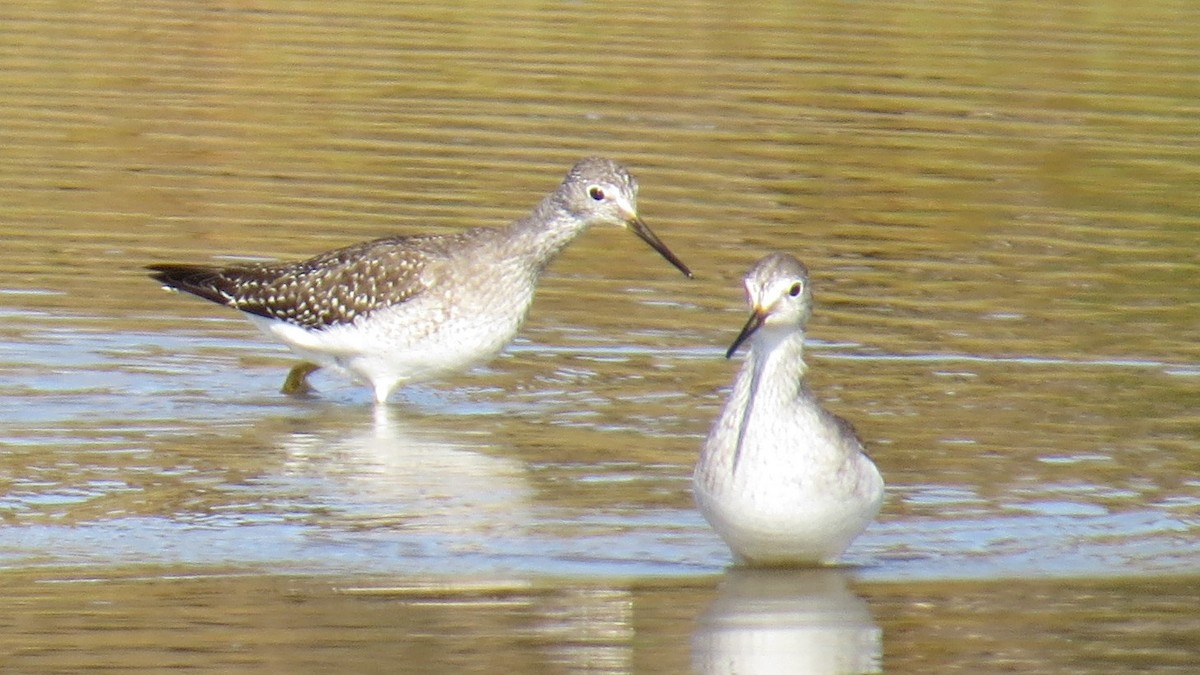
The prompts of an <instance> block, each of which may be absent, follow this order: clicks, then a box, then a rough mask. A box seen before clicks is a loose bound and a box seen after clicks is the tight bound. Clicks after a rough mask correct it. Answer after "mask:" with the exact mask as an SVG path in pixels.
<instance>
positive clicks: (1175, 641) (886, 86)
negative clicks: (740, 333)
mask: <svg viewBox="0 0 1200 675" xmlns="http://www.w3.org/2000/svg"><path fill="white" fill-rule="evenodd" d="M0 26H2V27H0V85H2V86H3V88H4V91H5V92H6V95H5V97H4V100H3V101H2V102H0V147H3V151H2V152H0V214H2V215H3V218H0V234H2V235H3V238H4V242H5V245H4V246H3V247H0V318H2V319H3V320H2V321H0V518H2V521H3V522H2V527H0V568H2V570H0V594H3V597H5V599H6V600H7V604H8V605H9V606H10V607H14V608H17V609H15V610H14V611H11V612H10V613H9V614H10V618H9V619H8V620H7V621H8V626H9V628H10V629H11V630H6V631H4V633H5V634H6V635H7V636H8V637H6V638H4V639H3V642H0V655H3V658H4V659H5V662H6V664H10V665H11V667H14V668H17V669H21V670H34V669H39V668H45V669H67V670H71V669H83V668H97V667H106V668H121V669H125V668H129V667H133V666H147V667H155V668H167V667H173V666H187V667H195V666H210V667H214V668H223V669H251V668H254V669H257V670H261V669H263V668H267V669H272V670H280V671H292V670H295V669H296V668H298V667H302V666H304V667H310V669H313V670H316V669H320V668H322V667H323V664H325V665H329V666H332V664H335V663H336V664H339V667H342V665H343V664H344V667H346V668H351V669H353V670H372V669H380V668H382V667H384V666H383V664H386V669H388V670H395V669H396V668H400V667H401V666H400V665H397V664H409V665H408V667H410V668H412V669H413V670H421V671H425V670H427V669H428V668H429V667H431V666H440V667H442V668H448V669H455V670H460V671H471V670H491V669H498V668H500V667H503V668H504V669H506V670H509V671H512V670H532V669H535V668H536V669H546V670H552V671H559V670H564V671H569V670H573V669H581V668H591V669H595V670H608V671H614V672H620V671H630V670H633V671H646V670H658V671H662V672H670V671H681V670H687V669H689V668H691V669H696V670H717V671H718V672H719V671H720V668H719V667H717V665H716V664H722V663H725V664H729V663H733V664H740V667H743V669H751V668H755V669H763V670H767V669H770V668H772V667H778V668H779V669H780V670H782V671H783V672H795V671H796V670H798V669H800V667H801V664H802V662H801V661H799V660H798V659H801V658H802V655H810V656H812V658H813V659H814V660H813V661H811V662H803V665H806V666H807V667H809V668H810V669H811V670H814V671H829V670H872V669H877V668H879V667H881V665H882V666H887V667H888V669H889V670H895V671H914V672H929V671H932V670H942V669H946V668H950V667H957V668H961V669H969V670H972V671H984V670H997V669H1002V670H1009V669H1011V670H1023V669H1036V668H1042V667H1044V668H1045V669H1046V670H1072V669H1074V670H1077V671H1081V672H1082V671H1095V670H1111V671H1117V672H1120V671H1125V670H1128V669H1129V668H1130V667H1143V666H1145V667H1161V668H1164V669H1165V668H1176V669H1179V670H1188V669H1190V668H1194V667H1196V665H1197V660H1198V658H1200V657H1197V654H1196V651H1195V649H1194V646H1193V645H1195V644H1197V643H1198V642H1200V626H1198V625H1197V622H1196V619H1195V611H1194V607H1195V606H1196V601H1197V600H1198V598H1197V597H1196V590H1195V589H1196V588H1198V587H1200V539H1198V535H1200V478H1198V477H1197V476H1200V454H1198V451H1200V416H1198V414H1197V410H1200V394H1198V392H1200V347H1198V346H1197V344H1198V343H1197V341H1196V339H1195V337H1194V335H1196V334H1197V331H1198V330H1200V304H1198V303H1197V298H1200V259H1198V254H1197V250H1198V249H1200V236H1198V235H1197V231H1198V230H1197V220H1196V218H1197V214H1200V197H1198V196H1197V194H1196V191H1195V184H1196V178H1197V170H1196V167H1197V160H1198V159H1200V142H1198V141H1197V139H1198V138H1200V122H1197V120H1200V115H1198V113H1200V110H1198V109H1197V105H1196V103H1195V102H1196V101H1197V100H1200V77H1198V76H1197V70H1196V56H1195V55H1196V53H1197V46H1198V45H1197V43H1196V38H1195V36H1196V35H1197V34H1200V13H1197V11H1196V10H1195V9H1194V8H1193V7H1192V4H1191V3H1188V2H1183V1H1178V2H1158V3H1152V4H1150V5H1145V6H1140V5H1135V4H1131V3H1115V2H1104V1H1099V0H1097V1H1094V2H1068V3H1044V2H1033V1H1030V2H1011V3H1004V4H1003V5H995V4H994V3H986V2H971V1H969V0H963V1H960V2H951V3H937V5H936V6H932V5H926V4H923V3H917V2H905V1H898V2H883V3H871V4H870V5H863V4H859V3H845V2H816V3H807V4H806V5H804V6H803V7H797V6H794V5H793V4H792V3H768V4H766V5H762V4H759V5H754V6H745V5H737V6H734V5H728V6H726V5H722V4H720V3H715V4H714V3H698V4H689V5H685V6H679V7H670V8H660V9H659V10H658V11H656V12H648V11H647V10H646V8H645V6H644V5H638V4H635V3H626V2H615V3H612V2H610V3H604V4H603V5H599V4H593V3H565V4H555V5H548V6H537V7H534V6H515V7H507V8H503V7H492V6H490V5H478V6H472V7H471V8H470V9H469V11H468V10H466V9H462V8H457V9H454V10H450V9H445V8H441V7H439V6H436V5H421V4H415V5H414V4H411V3H408V4H401V5H397V4H395V3H385V2H367V1H362V2H343V3H338V4H336V5H328V6H326V5H321V4H313V3H280V4H275V5H270V4H268V5H263V6H254V7H250V6H249V5H245V4H239V3H232V4H231V3H226V4H215V5H214V4H211V3H208V4H196V5H190V4H189V5H179V4H178V3H168V2H149V3H136V4H130V3H127V2H123V1H120V0H113V1H111V2H101V3H65V4H63V3H24V4H22V5H21V6H20V7H10V8H6V9H3V10H0ZM589 154H603V155H609V156H612V157H615V158H617V159H619V160H621V161H622V162H625V163H626V164H628V165H629V166H630V167H631V169H632V171H633V172H634V173H635V175H636V176H637V177H638V178H639V180H640V182H641V187H642V190H641V197H640V211H641V215H642V216H643V217H644V218H645V219H646V221H647V222H648V223H649V224H650V225H651V226H652V227H653V228H654V229H655V230H656V232H657V233H658V234H659V235H660V236H661V237H662V238H663V240H664V241H666V242H667V243H668V244H669V245H670V246H671V248H672V249H673V250H674V251H675V252H676V253H677V254H679V256H680V257H681V258H682V259H683V260H685V261H686V262H687V263H688V264H689V265H690V266H691V267H692V268H693V269H694V270H695V271H696V273H697V279H695V280H687V279H684V278H683V277H681V276H680V275H679V274H678V273H677V272H676V271H675V270H673V269H672V268H671V267H670V266H669V265H668V264H666V263H665V262H664V261H662V260H661V259H659V258H658V257H657V256H656V254H654V253H653V252H652V251H650V250H649V249H648V248H647V247H645V246H644V245H643V244H642V243H640V242H639V241H637V240H636V239H635V238H633V237H631V236H629V235H628V233H623V232H619V231H613V230H596V231H593V232H589V233H586V234H585V235H584V236H583V237H581V238H580V239H579V240H578V241H577V242H575V243H574V244H573V245H572V247H571V248H570V249H569V250H568V251H567V252H566V253H565V254H564V255H563V256H562V257H561V258H560V259H559V260H558V261H557V262H556V263H555V264H554V265H553V266H552V267H551V269H550V272H549V273H548V274H547V276H546V278H545V279H544V282H543V285H542V287H541V289H540V290H539V294H538V298H537V300H536V302H535V304H534V307H533V310H532V312H531V314H530V317H529V322H528V325H527V326H526V328H525V330H524V331H523V332H522V334H521V336H520V338H519V339H518V340H517V342H516V343H515V344H514V345H513V346H512V348H510V349H509V350H508V351H507V352H506V353H505V354H504V355H502V356H501V357H500V358H498V359H496V360H495V361H494V362H492V363H491V364H489V365H488V366H486V367H483V368H479V369H476V370H475V371H473V372H471V373H468V374H464V375H462V376H459V377H455V378H451V379H448V380H446V381H442V382H437V383H430V384H426V385H419V386H415V387H411V388H408V389H405V390H403V391H400V392H398V393H397V394H396V395H394V396H393V400H392V402H391V403H390V404H389V406H387V408H386V409H383V410H375V409H373V406H372V405H371V403H370V400H371V397H370V394H369V392H368V391H367V390H366V389H365V388H361V387H355V386H352V385H349V384H347V383H345V382H341V381H339V380H337V379H334V378H331V377H324V376H320V375H318V376H317V377H316V378H315V384H316V385H317V387H318V388H319V389H320V395H319V396H318V397H316V398H314V399H306V400H295V399H290V398H287V397H284V396H281V395H279V394H278V393H277V389H278V386H279V385H280V384H281V382H282V379H283V376H284V374H285V373H286V371H287V368H288V367H290V363H291V358H290V356H289V355H288V354H287V352H286V351H285V350H283V349H282V348H279V347H277V346H275V345H272V344H270V343H268V342H266V341H265V340H264V339H262V338H261V337H260V336H259V335H258V334H257V333H256V332H255V331H254V330H253V328H252V327H251V326H250V325H249V324H248V323H247V322H245V321H244V320H242V319H240V318H239V317H237V316H235V315H233V313H232V312H230V311H228V310H223V309H221V308H218V307H214V306H211V305H209V304H207V303H203V302H201V301H198V300H194V299H190V298H184V297H179V296H174V295H169V294H166V293H162V292H160V291H159V290H158V289H157V288H156V287H155V285H154V284H153V283H152V282H150V281H149V280H148V279H146V277H145V275H144V272H143V270H142V266H143V265H145V264H149V263H153V262H161V261H187V262H205V261H216V262H229V261H240V260H247V259H251V260H259V259H265V260H270V259H289V258H299V257H303V256H307V255H311V254H313V253H316V252H319V251H322V250H326V249H329V248H333V247H336V246H341V245H345V244H350V243H353V242H356V241H361V240H364V239H368V238H372V237H377V236H386V235H391V234H396V233H406V232H451V231H456V230H458V229H461V228H463V227H467V226H473V225H481V224H493V225H498V224H503V223H506V222H508V221H509V220H511V219H513V218H515V217H517V216H519V215H521V214H523V213H524V212H526V211H527V210H528V209H529V208H531V207H532V205H533V204H534V203H536V201H537V200H538V199H539V198H540V197H541V196H542V195H543V194H545V193H546V192H548V191H549V190H550V189H552V188H553V187H554V185H555V184H557V182H558V181H559V180H560V179H561V177H562V175H563V173H564V172H565V171H566V170H567V168H569V166H570V165H571V164H572V163H573V162H574V161H575V160H576V159H578V158H579V157H581V156H584V155H589ZM771 250H785V251H789V252H792V253H794V254H796V255H797V256H799V257H800V258H801V259H803V260H804V261H805V262H806V263H807V264H808V265H809V267H810V269H811V270H812V272H813V277H814V285H815V292H816V297H817V309H816V316H815V318H814V321H813V325H812V327H811V329H810V334H809V338H810V345H811V350H810V357H809V361H810V366H811V369H810V377H811V379H812V384H813V386H814V388H815V389H816V390H817V391H818V392H819V393H820V395H821V396H822V398H823V399H824V400H825V401H826V403H827V405H828V406H829V407H830V408H831V409H833V410H835V411H836V412H838V413H839V414H842V415H844V416H846V417H848V418H849V419H851V420H853V421H854V423H855V424H856V426H857V427H858V429H859V431H860V433H861V435H862V436H863V437H864V438H866V439H867V441H868V446H869V448H870V450H871V453H872V455H873V457H874V458H875V460H876V462H877V463H878V465H879V466H880V468H881V470H882V472H883V474H884V476H885V478H886V480H887V482H888V495H887V501H886V503H885V506H884V509H883V512H882V513H881V515H880V517H879V521H878V523H876V524H875V525H874V526H873V527H872V528H870V529H869V530H868V531H867V532H866V533H865V534H864V535H863V537H861V538H860V539H859V540H858V541H857V542H856V543H855V544H854V546H852V547H851V549H850V551H848V552H847V554H846V556H845V562H846V563H847V565H848V566H849V567H848V568H847V569H845V570H834V571H830V572H827V573H792V574H784V575H755V574H749V573H745V572H738V571H727V569H726V568H727V566H728V565H729V563H730V557H729V553H728V551H727V550H726V549H725V548H724V547H723V545H722V544H721V543H720V541H719V540H718V539H717V538H716V536H715V535H714V534H713V533H712V532H711V531H710V530H708V528H707V527H706V526H705V524H704V523H703V521H702V519H701V518H700V517H699V515H698V514H697V513H696V512H695V510H694V509H693V507H692V504H691V495H690V491H689V475H690V470H691V464H692V462H693V461H694V459H695V456H696V453H697V450H698V447H699V444H700V442H701V439H702V438H703V435H704V434H705V433H706V431H707V428H708V424H709V422H710V421H711V419H712V418H713V416H714V415H715V414H716V411H717V409H718V407H719V405H720V403H721V401H722V400H723V397H724V394H725V387H726V386H727V384H728V382H729V381H730V379H731V378H732V375H733V372H734V370H735V369H736V367H737V363H730V362H726V361H725V360H724V359H723V358H722V352H723V350H724V348H725V347H726V346H727V345H728V343H729V341H730V340H731V339H732V338H733V336H734V335H735V334H736V332H737V330H738V328H739V327H740V326H741V323H742V322H743V320H744V312H745V308H744V305H743V300H742V290H741V288H740V277H741V275H742V274H743V272H744V271H745V270H746V268H747V267H748V266H749V265H750V264H751V263H752V262H753V261H754V260H756V259H757V258H758V257H760V256H762V255H763V254H765V253H766V252H768V251H771ZM730 617H732V618H730ZM743 628H745V630H744V631H743V630H742V629H743ZM114 629H118V630H114ZM760 630H761V631H762V632H758V631H760ZM117 635H119V637H117ZM757 640H767V641H768V642H770V643H771V644H774V645H777V649H776V650H775V651H773V652H771V653H773V654H774V653H777V654H779V655H780V657H779V660H778V661H775V662H765V663H764V662H752V661H744V660H742V659H743V658H753V657H754V656H755V654H756V652H755V651H754V650H750V651H749V652H747V651H746V650H745V649H744V646H745V645H746V644H757V643H756V642H755V641H757Z"/></svg>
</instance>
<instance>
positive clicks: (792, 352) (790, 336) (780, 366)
mask: <svg viewBox="0 0 1200 675" xmlns="http://www.w3.org/2000/svg"><path fill="white" fill-rule="evenodd" d="M807 369H808V367H807V366H806V365H805V363H804V331H801V330H795V329H790V330H784V329H773V328H772V327H770V326H763V327H762V328H760V329H759V330H758V332H756V333H755V334H754V337H753V338H751V343H750V351H749V353H748V354H747V355H746V364H745V366H744V367H743V368H742V371H741V373H739V377H741V378H745V379H746V380H747V382H746V383H745V384H746V385H747V394H748V395H750V396H753V397H754V399H755V401H754V404H755V406H768V405H772V404H774V405H782V404H787V403H789V402H791V401H794V400H795V399H796V398H797V397H798V396H800V394H801V391H802V390H803V387H804V373H805V371H806V370H807Z"/></svg>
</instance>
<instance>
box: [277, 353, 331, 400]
mask: <svg viewBox="0 0 1200 675" xmlns="http://www.w3.org/2000/svg"><path fill="white" fill-rule="evenodd" d="M320 369H321V366H318V365H317V364H315V363H309V362H308V361H304V362H302V363H297V364H296V365H295V366H294V367H293V368H292V369H291V370H290V371H288V375H287V379H286V380H284V381H283V387H282V388H280V390H279V391H280V392H282V393H284V394H287V395H288V396H307V395H309V394H312V393H313V392H314V391H316V390H315V389H313V388H312V385H310V384H309V383H308V376H309V375H312V374H313V373H315V372H317V371H318V370H320Z"/></svg>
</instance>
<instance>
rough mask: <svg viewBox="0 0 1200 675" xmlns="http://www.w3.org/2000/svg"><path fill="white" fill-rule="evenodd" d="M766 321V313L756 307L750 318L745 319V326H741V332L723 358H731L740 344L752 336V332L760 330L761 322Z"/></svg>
mask: <svg viewBox="0 0 1200 675" xmlns="http://www.w3.org/2000/svg"><path fill="white" fill-rule="evenodd" d="M766 320H767V313H766V312H764V311H762V310H761V309H758V308H757V307H756V308H755V309H754V312H753V313H752V314H751V315H750V318H749V319H746V325H745V326H742V332H740V333H738V336H737V337H736V338H734V340H733V344H731V345H729V349H727V350H726V351H725V358H727V359H731V358H733V353H734V352H736V351H737V348H738V347H741V346H742V343H743V342H745V341H746V339H747V338H749V337H750V336H751V335H753V334H754V331H756V330H758V329H759V328H762V325H763V322H764V321H766Z"/></svg>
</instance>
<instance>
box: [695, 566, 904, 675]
mask: <svg viewBox="0 0 1200 675" xmlns="http://www.w3.org/2000/svg"><path fill="white" fill-rule="evenodd" d="M882 653H883V633H882V631H881V630H880V628H879V627H878V626H877V625H876V624H875V622H874V620H873V619H872V618H871V614H870V611H869V610H868V607H867V604H866V602H864V601H863V600H862V598H860V597H858V596H857V595H855V594H854V593H852V592H851V591H850V590H849V589H848V588H847V587H846V574H845V572H844V571H843V570H839V569H805V570H769V569H764V570H756V569H746V568H736V569H730V570H729V571H728V572H727V573H726V576H725V579H724V580H723V581H722V583H721V586H720V590H719V591H718V596H717V598H716V599H715V600H714V601H713V603H712V604H711V605H710V606H709V608H708V609H707V611H705V612H704V614H702V615H701V616H700V618H699V620H698V621H697V627H696V629H695V632H694V633H693V635H692V664H693V667H694V669H695V670H696V671H697V672H700V673H788V674H789V675H795V674H797V673H874V672H880V670H881V668H882V665H881V662H882Z"/></svg>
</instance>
